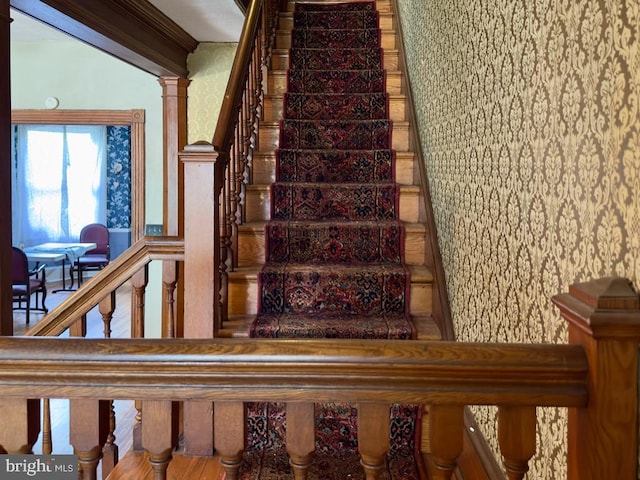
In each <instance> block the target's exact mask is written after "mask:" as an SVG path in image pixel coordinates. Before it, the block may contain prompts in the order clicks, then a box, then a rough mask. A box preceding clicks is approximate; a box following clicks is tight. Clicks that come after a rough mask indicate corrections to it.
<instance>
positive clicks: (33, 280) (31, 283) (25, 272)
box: [11, 247, 49, 323]
mask: <svg viewBox="0 0 640 480" xmlns="http://www.w3.org/2000/svg"><path fill="white" fill-rule="evenodd" d="M12 249H13V256H12V265H11V272H12V288H11V289H12V292H13V303H14V305H13V310H24V311H25V312H26V317H27V323H29V316H30V314H31V311H32V310H37V311H40V312H44V313H47V312H48V311H49V310H48V309H47V307H46V305H45V303H44V302H45V299H46V298H47V272H46V265H45V264H44V263H43V264H41V265H39V266H38V267H37V268H35V269H33V270H29V259H28V258H27V255H26V254H25V253H24V252H23V251H22V250H20V249H19V248H16V247H12ZM33 294H35V296H36V302H35V306H34V307H32V306H31V295H33ZM40 294H42V301H41V306H40V307H38V298H39V296H40ZM16 303H17V306H16ZM23 304H24V306H23Z"/></svg>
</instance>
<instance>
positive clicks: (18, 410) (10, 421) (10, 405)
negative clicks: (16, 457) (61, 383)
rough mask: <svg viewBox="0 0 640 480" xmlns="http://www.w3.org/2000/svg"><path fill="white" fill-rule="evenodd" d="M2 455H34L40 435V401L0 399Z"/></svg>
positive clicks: (0, 448)
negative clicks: (34, 445) (34, 448)
mask: <svg viewBox="0 0 640 480" xmlns="http://www.w3.org/2000/svg"><path fill="white" fill-rule="evenodd" d="M0 412H2V421H0V453H8V454H27V453H33V444H34V443H36V440H37V439H38V434H39V433H40V400H23V399H21V398H0Z"/></svg>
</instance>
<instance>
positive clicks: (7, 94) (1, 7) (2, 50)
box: [0, 0, 13, 335]
mask: <svg viewBox="0 0 640 480" xmlns="http://www.w3.org/2000/svg"><path fill="white" fill-rule="evenodd" d="M10 23H11V19H10V18H9V1H8V0H0V158H2V161H0V181H1V182H2V184H3V185H4V187H3V188H2V191H0V335H13V312H12V301H11V293H10V291H11V288H10V287H9V285H11V283H12V282H11V244H12V240H11V228H12V227H11V188H7V185H11V162H8V161H5V159H7V158H11V124H10V123H9V120H8V119H9V113H10V111H11V75H10V72H11V68H10V66H11V61H10V57H11V53H10V50H9V30H10V29H9V25H10Z"/></svg>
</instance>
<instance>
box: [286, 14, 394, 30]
mask: <svg viewBox="0 0 640 480" xmlns="http://www.w3.org/2000/svg"><path fill="white" fill-rule="evenodd" d="M379 13H380V20H379V28H380V30H382V31H385V30H393V31H395V29H396V19H395V16H394V15H393V13H391V12H390V11H384V12H383V11H381V12H379ZM292 28H293V14H292V13H291V12H286V13H282V14H280V19H279V21H278V30H282V31H291V29H292Z"/></svg>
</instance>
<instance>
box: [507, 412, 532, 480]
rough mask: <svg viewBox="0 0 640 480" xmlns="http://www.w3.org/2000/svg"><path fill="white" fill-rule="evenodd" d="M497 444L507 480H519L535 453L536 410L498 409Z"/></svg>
mask: <svg viewBox="0 0 640 480" xmlns="http://www.w3.org/2000/svg"><path fill="white" fill-rule="evenodd" d="M498 442H499V443H500V450H501V451H502V455H503V457H504V466H505V468H506V470H507V477H508V478H509V480H521V479H522V478H524V476H525V474H526V473H527V471H529V459H530V458H531V457H532V456H533V454H534V453H536V408H535V407H506V406H501V407H498Z"/></svg>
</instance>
